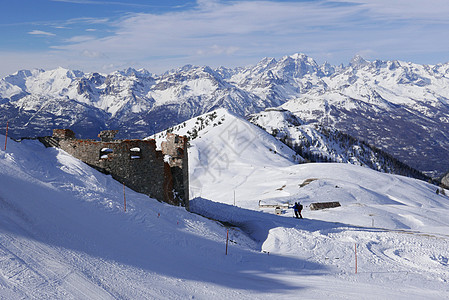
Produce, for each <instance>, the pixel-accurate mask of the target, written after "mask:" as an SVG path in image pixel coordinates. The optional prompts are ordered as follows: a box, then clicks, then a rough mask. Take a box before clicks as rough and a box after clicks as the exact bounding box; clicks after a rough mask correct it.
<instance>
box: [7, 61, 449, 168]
mask: <svg viewBox="0 0 449 300" xmlns="http://www.w3.org/2000/svg"><path fill="white" fill-rule="evenodd" d="M448 74H449V64H447V63H446V64H438V65H419V64H414V63H408V62H400V61H379V60H376V61H372V62H369V61H365V60H364V59H363V58H361V57H355V58H354V59H353V60H352V61H351V62H350V63H349V65H347V66H343V65H342V66H332V65H329V64H327V63H325V64H323V65H318V64H317V63H316V62H315V61H314V60H313V59H312V58H310V57H307V56H306V55H304V54H294V55H289V56H284V57H282V58H280V59H278V60H276V59H274V58H265V59H263V60H261V61H260V62H259V63H258V64H256V65H254V66H249V67H244V68H235V69H227V68H223V67H221V68H217V69H211V68H209V67H207V66H201V67H200V66H191V65H187V66H184V67H182V68H179V69H175V70H171V71H168V72H166V73H164V74H160V75H156V74H151V73H149V72H148V71H145V70H134V69H127V70H124V71H116V72H113V73H111V74H100V73H88V74H85V73H82V72H79V71H72V70H66V69H62V68H59V69H55V70H48V71H44V70H23V71H19V72H17V73H15V74H12V75H10V76H7V77H5V78H3V79H1V80H0V130H3V131H4V129H5V127H6V121H9V125H10V134H11V136H12V137H15V138H20V137H24V136H29V137H30V136H39V135H48V134H50V133H51V129H53V128H71V129H73V130H74V131H75V132H77V133H78V134H79V136H80V137H95V136H96V134H97V133H98V130H102V129H110V128H114V129H119V130H120V132H121V136H122V137H127V138H128V137H138V138H141V137H144V136H148V135H151V134H154V133H155V132H159V131H161V130H164V129H166V128H168V127H170V126H174V125H176V124H178V123H181V122H183V121H185V120H188V119H190V118H192V117H196V116H199V115H201V114H204V113H207V112H210V111H213V110H215V109H217V108H226V109H228V110H230V111H232V112H234V113H236V114H239V115H242V116H245V115H248V114H252V113H258V112H260V111H262V110H264V109H265V108H268V107H277V106H280V105H282V107H283V108H285V109H288V110H290V111H291V112H293V113H294V114H295V115H296V116H298V117H299V118H300V119H302V120H304V121H306V122H308V123H312V124H317V125H320V126H324V127H328V128H335V129H338V130H339V131H341V132H343V133H345V134H349V135H351V136H353V137H355V138H357V139H359V140H364V141H366V142H367V143H369V144H370V145H373V146H375V147H377V148H379V149H382V150H384V151H386V152H387V153H389V154H391V155H393V156H394V157H396V158H397V159H399V160H401V161H404V162H405V163H407V164H408V165H410V166H412V167H413V168H415V169H418V170H419V171H422V172H425V173H426V174H427V175H429V176H432V177H438V176H441V175H443V174H444V173H445V172H447V170H449V162H447V161H446V160H443V159H442V157H445V156H447V155H448V154H449V150H448V149H449V147H448V146H449V136H448V134H447V132H449V122H448V120H449V105H448V104H449V89H448V86H449V78H448Z"/></svg>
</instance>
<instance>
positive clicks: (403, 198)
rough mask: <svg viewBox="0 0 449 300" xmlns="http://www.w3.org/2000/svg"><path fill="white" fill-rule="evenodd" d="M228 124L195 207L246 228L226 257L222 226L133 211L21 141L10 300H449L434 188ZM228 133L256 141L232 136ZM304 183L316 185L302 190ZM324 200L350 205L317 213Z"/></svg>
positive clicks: (119, 195) (4, 229)
mask: <svg viewBox="0 0 449 300" xmlns="http://www.w3.org/2000/svg"><path fill="white" fill-rule="evenodd" d="M225 119H227V120H230V121H229V122H231V124H229V123H227V122H225V121H223V122H222V124H221V125H218V126H214V127H211V128H212V129H210V130H207V132H206V131H203V133H202V134H201V136H200V137H198V138H197V139H195V140H193V141H192V146H191V148H190V150H189V156H190V173H191V178H190V179H191V183H192V185H191V194H192V196H193V197H192V198H193V199H192V201H191V207H192V210H193V211H195V212H198V213H201V214H203V215H206V216H208V217H211V218H216V219H220V220H221V221H224V222H228V223H230V224H233V225H234V226H238V227H239V228H240V229H238V228H237V227H231V228H230V230H229V232H230V240H231V241H230V244H229V249H228V250H229V251H228V255H227V256H226V255H225V238H226V229H227V228H226V227H224V226H223V225H221V224H220V223H217V222H215V221H212V220H210V219H207V218H203V217H201V216H199V215H197V214H193V213H189V212H186V211H185V210H184V209H183V208H181V207H173V206H170V205H167V204H163V203H159V202H157V201H156V200H153V199H150V198H148V197H147V196H145V195H142V194H138V193H135V192H133V191H131V190H129V189H125V193H126V200H127V211H126V212H124V211H123V209H124V207H123V186H122V185H121V184H120V183H118V182H116V181H114V180H113V179H112V178H111V177H110V176H106V175H104V174H101V173H99V172H97V171H95V170H93V169H91V168H89V167H88V166H86V165H85V164H83V163H81V162H80V161H78V160H77V159H74V158H72V157H70V156H69V155H68V154H66V153H65V152H63V151H61V150H57V149H54V148H49V149H45V148H44V147H43V146H42V145H41V144H40V143H39V142H37V141H23V142H22V143H15V142H13V141H11V140H9V141H8V145H7V147H8V148H7V151H6V152H5V151H4V150H3V147H2V149H1V150H0V178H1V180H0V298H5V299H18V298H37V299H272V298H273V297H275V298H276V299H298V298H304V299H361V298H362V299H445V298H449V285H448V284H447V283H448V280H449V266H448V263H449V262H448V259H449V253H448V250H447V249H449V247H448V246H449V237H448V236H447V235H445V231H444V229H445V228H447V225H448V224H449V217H448V216H447V211H448V208H449V204H448V203H449V202H448V198H447V197H445V196H442V195H436V193H435V187H434V186H432V185H429V184H427V183H424V182H420V181H417V180H413V179H409V178H404V177H400V176H392V175H386V174H382V173H377V172H375V171H372V170H369V169H367V168H362V167H357V166H352V165H343V164H301V165H298V164H296V163H295V162H294V161H293V160H291V159H290V158H289V157H288V155H285V154H287V153H288V152H285V151H286V149H283V150H282V151H281V150H280V149H278V151H277V152H276V153H275V152H274V151H273V150H275V149H274V148H273V147H276V146H277V145H278V144H276V142H277V141H276V140H275V139H274V138H273V140H272V139H270V135H267V136H264V135H263V131H262V130H260V131H258V130H254V127H251V126H249V127H248V126H247V124H246V123H245V122H244V121H243V120H241V119H232V118H230V117H225ZM232 126H233V127H232ZM220 128H221V129H220ZM229 128H233V130H235V131H236V132H239V133H240V134H241V135H242V136H241V137H246V140H245V139H240V140H239V139H230V138H223V137H226V136H227V135H226V130H229ZM256 129H258V128H256ZM220 132H221V133H220ZM253 135H256V136H255V138H254V139H248V138H251V137H252V136H253ZM4 138H5V137H4V136H1V135H0V141H4ZM245 141H250V142H249V143H248V142H245ZM211 145H215V148H216V149H219V150H220V151H219V152H218V153H221V154H222V155H224V154H226V155H227V158H228V161H227V162H226V164H225V165H223V164H220V163H219V162H222V161H223V157H219V159H214V157H213V153H214V152H211V148H210V146H211ZM268 145H271V146H268ZM223 147H228V148H223ZM223 149H226V150H225V151H224V152H222V151H221V150H223ZM270 149H271V150H270ZM206 153H207V155H208V158H209V159H208V160H202V159H201V157H202V156H204V155H206ZM279 153H281V155H279ZM212 162H215V163H212ZM217 166H219V168H217ZM306 179H316V180H309V182H310V183H309V184H307V185H304V186H302V187H300V185H302V183H304V182H305V180H306ZM234 191H235V195H236V197H235V206H234V197H233V195H234ZM199 196H201V197H199ZM259 200H262V202H263V203H285V202H287V201H290V202H294V201H297V200H300V201H301V202H302V203H303V204H304V205H305V206H306V208H305V210H304V211H303V215H304V217H305V219H303V220H297V219H294V218H292V212H291V210H287V211H285V212H284V213H283V214H282V215H281V216H276V215H274V214H273V212H274V210H273V209H264V211H261V210H260V209H259V207H258V203H259V202H258V201H259ZM320 201H339V202H340V203H341V204H342V206H341V207H340V208H336V209H328V210H323V211H314V212H312V211H310V210H309V209H308V207H307V206H308V205H309V204H310V203H311V202H320ZM373 222H374V223H373ZM228 223H226V224H228ZM356 245H357V257H358V261H357V262H358V273H357V274H355V256H354V250H355V249H354V248H355V247H356Z"/></svg>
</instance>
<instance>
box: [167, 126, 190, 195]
mask: <svg viewBox="0 0 449 300" xmlns="http://www.w3.org/2000/svg"><path fill="white" fill-rule="evenodd" d="M187 146H188V139H187V137H185V136H179V135H176V134H174V133H167V139H166V141H165V142H162V144H161V148H162V153H163V154H164V160H165V161H166V162H168V164H169V165H170V171H171V174H172V178H173V183H174V190H175V195H174V196H175V198H176V197H178V198H180V199H189V165H188V161H189V160H188V156H187V154H188V151H187Z"/></svg>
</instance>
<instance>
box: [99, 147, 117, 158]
mask: <svg viewBox="0 0 449 300" xmlns="http://www.w3.org/2000/svg"><path fill="white" fill-rule="evenodd" d="M112 153H114V150H112V149H110V148H102V149H101V150H100V159H106V158H110V157H111V154H112Z"/></svg>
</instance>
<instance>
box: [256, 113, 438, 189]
mask: <svg viewBox="0 0 449 300" xmlns="http://www.w3.org/2000/svg"><path fill="white" fill-rule="evenodd" d="M248 119H249V121H250V122H251V123H253V124H255V125H257V126H259V127H261V128H263V129H264V130H265V131H267V132H268V133H271V134H272V135H273V136H274V137H276V138H277V139H278V140H280V141H282V142H283V143H284V144H286V145H288V146H289V147H290V148H292V149H293V150H295V152H296V153H298V154H299V155H301V156H302V157H304V158H305V159H307V160H309V161H311V162H339V163H351V164H354V165H360V166H366V167H369V168H371V169H373V170H376V171H380V172H385V173H391V174H398V175H404V176H408V177H413V178H417V179H422V180H426V181H428V180H429V179H430V178H429V177H427V176H425V175H424V174H422V173H421V172H419V171H417V170H415V169H413V168H411V167H409V166H407V165H405V164H404V163H402V162H400V161H398V160H397V159H395V158H393V157H392V156H391V155H389V154H387V153H385V152H384V151H382V150H380V149H378V148H375V147H373V146H371V145H369V144H367V143H366V142H364V141H360V140H358V139H356V138H354V137H352V136H350V135H348V134H344V133H343V132H341V131H339V130H337V129H335V128H328V127H325V126H320V125H317V124H314V125H312V124H309V123H307V122H304V121H303V120H301V119H299V118H298V117H297V116H295V115H294V114H293V113H291V112H290V111H288V110H286V109H282V108H267V109H266V110H265V111H262V112H260V113H257V114H252V115H250V116H249V118H248Z"/></svg>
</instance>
